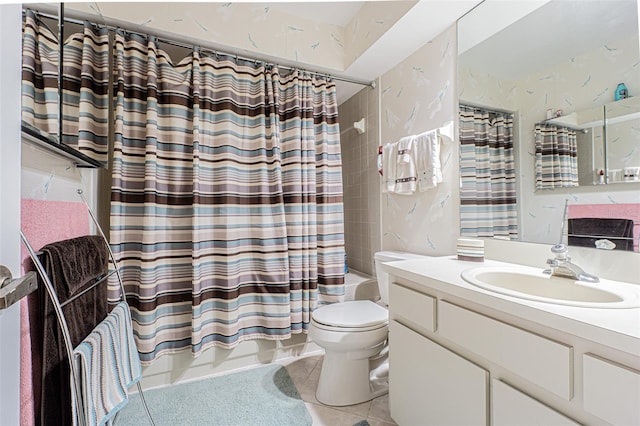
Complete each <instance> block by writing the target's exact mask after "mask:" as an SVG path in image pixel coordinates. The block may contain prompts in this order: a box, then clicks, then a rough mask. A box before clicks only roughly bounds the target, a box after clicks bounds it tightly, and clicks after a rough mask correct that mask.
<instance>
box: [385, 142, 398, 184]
mask: <svg viewBox="0 0 640 426" xmlns="http://www.w3.org/2000/svg"><path fill="white" fill-rule="evenodd" d="M397 155H398V143H397V142H393V143H388V144H386V145H385V146H383V147H382V192H383V193H387V192H389V193H394V192H396V164H397Z"/></svg>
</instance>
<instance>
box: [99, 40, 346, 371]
mask: <svg viewBox="0 0 640 426" xmlns="http://www.w3.org/2000/svg"><path fill="white" fill-rule="evenodd" d="M115 50H116V59H115V61H116V73H117V75H116V79H117V88H116V98H117V99H116V112H115V115H116V129H115V134H116V138H115V152H114V169H113V186H112V208H111V240H112V247H113V249H114V252H115V255H116V257H117V259H118V260H119V263H120V265H121V268H122V272H123V278H124V283H125V287H126V291H127V295H128V299H129V303H130V305H131V307H132V314H133V321H134V330H135V335H136V339H137V344H138V348H139V350H140V353H141V359H142V361H143V362H144V363H149V362H151V361H152V360H154V359H155V358H157V357H158V356H160V355H162V354H164V353H170V352H176V351H179V350H182V349H185V348H189V347H190V348H191V351H192V353H193V354H194V355H198V354H200V353H201V352H202V351H203V350H204V349H206V348H208V347H211V346H220V347H225V348H230V347H233V346H234V345H236V344H237V343H239V342H241V341H244V340H249V339H257V338H261V339H270V340H281V339H286V338H289V337H291V335H292V334H295V333H301V332H306V330H307V328H308V325H309V321H310V314H311V312H312V310H313V309H314V307H315V306H316V305H317V304H318V303H326V302H332V301H336V300H337V299H338V297H339V296H340V295H342V294H343V293H344V284H343V283H344V275H343V271H344V235H343V213H342V177H341V159H340V146H339V134H340V132H339V128H338V121H337V103H336V93H335V86H334V84H333V83H332V82H330V81H328V80H326V79H324V78H320V77H315V76H314V77H312V76H310V75H309V74H307V73H305V72H302V71H294V72H292V73H290V74H289V75H286V76H283V75H280V73H279V71H278V68H277V67H275V66H267V65H265V64H264V63H257V62H253V61H243V60H238V59H235V58H232V57H227V56H216V57H206V56H203V55H201V54H200V53H199V52H198V51H197V50H196V51H194V52H193V54H192V56H189V57H187V58H185V59H183V60H182V61H180V62H179V63H177V64H175V65H174V64H172V62H171V60H170V58H169V57H168V55H167V54H166V53H165V52H164V51H163V50H161V49H160V48H159V47H158V44H157V43H156V41H155V40H154V39H153V38H152V37H150V38H146V39H145V38H142V37H139V36H136V35H129V34H126V35H124V34H121V33H118V34H116V40H115Z"/></svg>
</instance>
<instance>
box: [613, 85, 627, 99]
mask: <svg viewBox="0 0 640 426" xmlns="http://www.w3.org/2000/svg"><path fill="white" fill-rule="evenodd" d="M628 97H629V91H628V90H627V86H625V85H624V83H620V84H618V87H616V93H615V96H614V100H616V101H619V100H621V99H627V98H628Z"/></svg>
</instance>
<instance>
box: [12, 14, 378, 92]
mask: <svg viewBox="0 0 640 426" xmlns="http://www.w3.org/2000/svg"><path fill="white" fill-rule="evenodd" d="M23 6H24V9H30V10H33V11H34V12H35V13H36V14H37V15H38V16H41V17H44V18H49V19H56V20H57V19H58V15H56V14H55V12H53V11H48V10H47V9H49V6H48V5H44V4H37V7H29V4H23ZM34 6H36V5H34ZM54 7H55V6H54ZM24 9H23V13H24ZM38 9H41V10H38ZM43 10H44V11H43ZM69 12H70V11H68V10H65V12H64V17H63V21H64V22H69V23H71V24H77V25H83V24H84V23H85V22H91V23H92V24H94V25H98V26H101V27H104V28H107V29H109V30H111V31H116V30H123V31H125V32H128V33H130V34H136V35H140V36H143V37H146V36H149V35H151V36H154V37H156V38H157V40H158V41H159V42H161V43H166V44H170V45H172V46H176V47H183V48H187V49H200V50H203V51H207V52H208V53H213V54H216V55H227V56H233V57H235V58H236V59H242V60H246V61H252V62H265V63H273V64H274V65H277V66H278V68H281V69H286V70H297V69H299V70H303V71H307V72H309V73H312V74H315V75H318V76H325V77H330V78H332V79H334V80H339V81H343V82H346V83H351V84H359V85H361V86H369V87H371V88H372V89H375V87H376V82H375V81H374V80H372V81H366V80H359V79H355V78H351V77H346V76H341V75H339V74H332V73H330V72H325V71H320V70H313V69H308V68H301V67H298V66H295V65H287V64H283V63H277V62H278V61H276V60H274V59H270V58H269V57H268V56H264V57H259V56H254V57H251V56H245V55H239V54H238V53H230V52H226V51H225V50H224V49H225V47H221V48H217V47H215V46H214V47H208V46H206V45H204V44H203V43H202V40H198V41H196V40H195V39H191V40H189V38H188V37H185V38H184V41H182V40H176V39H175V37H174V35H163V34H162V32H160V31H156V32H155V33H153V32H149V31H146V27H144V26H142V25H136V24H131V23H123V24H121V21H119V20H116V19H110V18H104V17H101V19H102V20H103V22H93V21H92V20H91V19H88V18H82V17H81V16H80V14H79V13H77V12H75V13H74V12H72V14H73V15H74V16H75V18H73V17H71V18H70V17H68V16H67V15H69ZM165 34H168V33H165ZM212 45H213V44H212Z"/></svg>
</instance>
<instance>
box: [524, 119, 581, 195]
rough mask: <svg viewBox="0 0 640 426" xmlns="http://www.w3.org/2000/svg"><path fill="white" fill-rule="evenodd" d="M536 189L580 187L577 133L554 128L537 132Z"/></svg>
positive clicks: (541, 127)
mask: <svg viewBox="0 0 640 426" xmlns="http://www.w3.org/2000/svg"><path fill="white" fill-rule="evenodd" d="M535 143H536V189H545V188H566V187H573V186H578V138H577V136H576V131H575V130H573V129H569V128H567V127H562V126H556V125H553V124H544V123H538V124H536V128H535Z"/></svg>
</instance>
